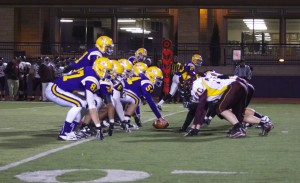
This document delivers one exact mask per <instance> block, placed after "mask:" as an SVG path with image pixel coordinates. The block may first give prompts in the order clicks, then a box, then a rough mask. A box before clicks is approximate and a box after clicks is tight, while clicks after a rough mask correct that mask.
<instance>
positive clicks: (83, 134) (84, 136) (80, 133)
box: [74, 131, 88, 139]
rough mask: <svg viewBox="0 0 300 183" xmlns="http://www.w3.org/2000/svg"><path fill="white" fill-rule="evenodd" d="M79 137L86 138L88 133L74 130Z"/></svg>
mask: <svg viewBox="0 0 300 183" xmlns="http://www.w3.org/2000/svg"><path fill="white" fill-rule="evenodd" d="M74 133H75V135H76V137H77V139H85V138H87V137H88V135H87V134H85V133H83V132H82V131H77V132H74Z"/></svg>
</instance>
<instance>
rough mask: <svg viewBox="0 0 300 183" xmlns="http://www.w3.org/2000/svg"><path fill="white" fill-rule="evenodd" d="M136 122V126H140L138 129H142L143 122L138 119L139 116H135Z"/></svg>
mask: <svg viewBox="0 0 300 183" xmlns="http://www.w3.org/2000/svg"><path fill="white" fill-rule="evenodd" d="M134 121H135V124H136V125H137V126H138V127H142V126H143V125H142V122H141V119H140V118H139V117H138V116H135V117H134Z"/></svg>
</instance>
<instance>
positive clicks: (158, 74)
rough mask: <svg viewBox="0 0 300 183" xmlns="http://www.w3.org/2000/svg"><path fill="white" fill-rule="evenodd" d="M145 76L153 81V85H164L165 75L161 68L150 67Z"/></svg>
mask: <svg viewBox="0 0 300 183" xmlns="http://www.w3.org/2000/svg"><path fill="white" fill-rule="evenodd" d="M145 76H146V77H147V78H148V79H149V80H150V81H151V83H152V84H154V85H156V86H158V87H160V86H161V85H162V79H163V73H162V71H161V70H160V68H158V67H156V66H151V67H149V68H148V69H147V70H146V72H145Z"/></svg>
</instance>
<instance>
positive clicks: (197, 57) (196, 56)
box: [192, 54, 203, 66]
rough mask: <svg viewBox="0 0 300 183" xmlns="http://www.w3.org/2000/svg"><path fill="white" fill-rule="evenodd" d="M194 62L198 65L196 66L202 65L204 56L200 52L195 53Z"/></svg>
mask: <svg viewBox="0 0 300 183" xmlns="http://www.w3.org/2000/svg"><path fill="white" fill-rule="evenodd" d="M192 62H193V63H194V64H195V65H196V66H201V65H202V62H203V60H202V57H201V55H199V54H195V55H193V57H192Z"/></svg>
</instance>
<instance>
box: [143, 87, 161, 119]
mask: <svg viewBox="0 0 300 183" xmlns="http://www.w3.org/2000/svg"><path fill="white" fill-rule="evenodd" d="M142 90H143V96H144V97H145V98H146V100H147V102H148V104H149V106H150V108H151V110H152V112H153V113H154V114H155V116H156V117H157V118H161V114H160V112H159V111H158V109H157V107H156V105H155V103H154V101H153V98H152V96H151V94H150V93H149V92H147V91H146V90H145V89H144V88H143V89H142Z"/></svg>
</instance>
